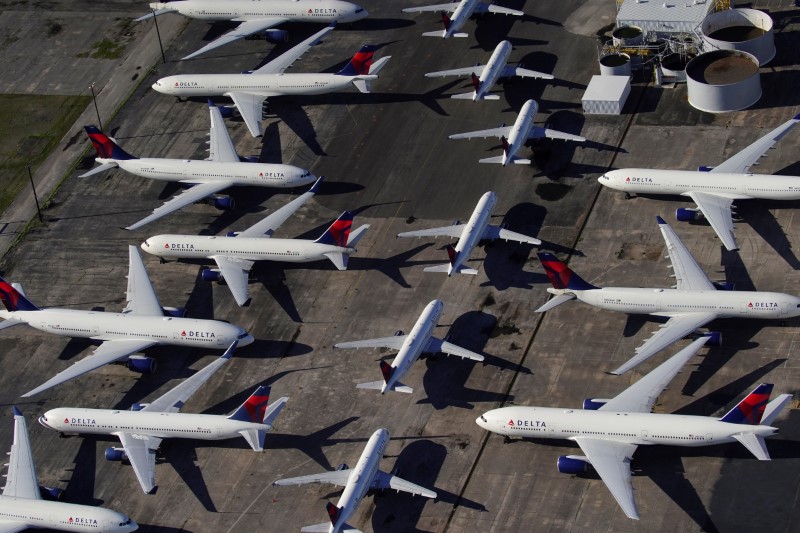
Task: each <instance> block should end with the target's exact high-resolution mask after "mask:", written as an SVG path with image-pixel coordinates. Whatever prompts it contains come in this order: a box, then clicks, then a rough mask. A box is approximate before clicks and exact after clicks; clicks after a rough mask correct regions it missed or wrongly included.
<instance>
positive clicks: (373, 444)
mask: <svg viewBox="0 0 800 533" xmlns="http://www.w3.org/2000/svg"><path fill="white" fill-rule="evenodd" d="M387 444H389V430H388V429H385V428H381V429H379V430H378V431H376V432H375V433H373V434H372V436H371V437H370V438H369V440H368V441H367V445H366V447H365V448H364V451H363V452H362V454H361V457H360V458H359V459H358V463H356V467H355V468H353V469H350V468H348V467H347V465H343V467H342V468H341V469H339V470H335V471H333V472H323V473H321V474H312V475H310V476H300V477H293V478H288V479H279V480H278V481H276V482H275V483H273V485H305V484H307V483H331V484H333V485H339V486H340V487H344V492H342V497H341V498H339V505H334V504H332V503H331V502H328V505H327V507H326V509H327V511H328V516H329V517H330V522H323V523H321V524H316V525H313V526H306V527H304V528H302V529H301V530H300V531H306V532H320V533H322V532H328V533H339V532H340V531H343V532H348V533H361V531H360V530H358V529H356V528H354V527H353V526H351V525H350V524H348V523H347V519H348V518H350V516H351V515H352V514H353V512H355V510H356V507H358V504H359V502H360V501H361V499H362V498H363V497H364V496H366V494H367V491H369V490H384V489H391V490H396V491H398V492H399V491H401V490H402V491H403V492H410V493H411V494H412V495H417V494H419V495H421V496H425V497H426V498H435V497H436V493H435V492H433V491H432V490H428V489H426V488H424V487H420V486H419V485H415V484H414V483H411V482H409V481H406V480H405V479H402V478H399V477H397V476H395V475H393V474H390V473H387V472H383V471H382V470H380V469H379V468H378V467H379V466H380V462H381V459H383V452H384V450H386V445H387Z"/></svg>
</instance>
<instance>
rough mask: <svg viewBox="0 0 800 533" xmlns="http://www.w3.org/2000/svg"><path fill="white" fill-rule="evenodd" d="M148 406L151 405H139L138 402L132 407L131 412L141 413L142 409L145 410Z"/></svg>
mask: <svg viewBox="0 0 800 533" xmlns="http://www.w3.org/2000/svg"><path fill="white" fill-rule="evenodd" d="M148 405H150V404H149V403H138V402H137V403H135V404H133V405H131V411H141V410H142V409H144V408H145V407H147V406H148Z"/></svg>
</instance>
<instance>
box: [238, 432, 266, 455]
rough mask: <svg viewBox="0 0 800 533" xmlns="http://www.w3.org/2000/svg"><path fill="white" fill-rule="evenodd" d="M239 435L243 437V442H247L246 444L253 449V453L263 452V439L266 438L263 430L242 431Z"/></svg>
mask: <svg viewBox="0 0 800 533" xmlns="http://www.w3.org/2000/svg"><path fill="white" fill-rule="evenodd" d="M239 435H241V436H242V437H244V440H246V441H247V444H249V445H250V447H251V448H253V451H255V452H261V451H264V439H265V438H266V436H267V432H266V431H265V430H263V429H243V430H242V431H240V432H239Z"/></svg>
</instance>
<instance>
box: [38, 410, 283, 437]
mask: <svg viewBox="0 0 800 533" xmlns="http://www.w3.org/2000/svg"><path fill="white" fill-rule="evenodd" d="M39 423H40V424H42V425H43V426H45V427H48V428H50V429H54V430H56V431H59V432H61V433H66V434H72V433H87V434H92V435H112V434H114V433H117V432H125V433H135V434H137V435H147V436H149V437H157V438H160V439H199V440H223V439H231V438H234V437H238V436H240V435H239V432H240V431H246V430H250V429H255V430H266V431H269V430H270V429H271V428H270V426H268V425H266V424H258V423H254V422H242V421H239V420H232V419H228V418H226V417H225V416H223V415H202V414H192V413H166V412H159V413H151V412H147V411H124V410H119V409H115V410H111V409H77V408H69V407H60V408H57V409H52V410H50V411H47V412H46V413H45V414H44V415H42V416H41V417H40V418H39Z"/></svg>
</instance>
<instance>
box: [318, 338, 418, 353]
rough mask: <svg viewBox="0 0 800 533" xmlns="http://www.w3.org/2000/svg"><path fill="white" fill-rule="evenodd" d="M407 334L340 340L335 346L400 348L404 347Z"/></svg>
mask: <svg viewBox="0 0 800 533" xmlns="http://www.w3.org/2000/svg"><path fill="white" fill-rule="evenodd" d="M406 337H407V335H394V336H392V337H381V338H378V339H365V340H363V341H350V342H339V343H337V344H334V345H333V347H334V348H390V349H392V350H399V349H400V348H402V347H403V342H405V340H406Z"/></svg>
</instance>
